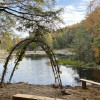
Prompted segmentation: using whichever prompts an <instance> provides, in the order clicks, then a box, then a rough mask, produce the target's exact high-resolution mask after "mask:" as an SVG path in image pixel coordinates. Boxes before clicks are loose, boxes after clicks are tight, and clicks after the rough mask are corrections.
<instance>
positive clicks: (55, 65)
mask: <svg viewBox="0 0 100 100" xmlns="http://www.w3.org/2000/svg"><path fill="white" fill-rule="evenodd" d="M32 42H35V43H37V44H38V45H40V46H41V47H42V48H43V50H44V51H45V52H46V54H47V55H48V57H49V59H50V62H51V66H52V70H53V74H54V77H55V83H59V85H60V86H61V87H62V82H61V78H60V70H59V66H58V63H57V61H56V58H55V55H54V53H53V51H52V50H51V49H50V47H49V46H48V45H47V44H46V43H44V42H43V41H42V40H40V39H37V38H27V39H25V40H22V41H21V42H19V43H18V44H16V45H15V46H14V47H13V48H12V50H11V52H10V53H9V55H8V57H7V58H6V62H5V64H4V70H3V73H2V78H1V84H0V85H1V87H3V86H4V79H5V75H6V73H7V65H8V62H9V60H10V57H11V55H12V53H13V52H14V51H15V50H16V49H17V48H18V47H20V49H19V50H18V52H17V53H16V60H15V65H14V68H13V70H12V73H11V75H10V78H9V83H10V82H11V79H12V77H13V74H14V71H15V69H16V67H17V65H18V64H19V62H20V61H21V60H22V58H23V56H24V54H25V51H26V49H27V47H28V45H29V44H30V43H32Z"/></svg>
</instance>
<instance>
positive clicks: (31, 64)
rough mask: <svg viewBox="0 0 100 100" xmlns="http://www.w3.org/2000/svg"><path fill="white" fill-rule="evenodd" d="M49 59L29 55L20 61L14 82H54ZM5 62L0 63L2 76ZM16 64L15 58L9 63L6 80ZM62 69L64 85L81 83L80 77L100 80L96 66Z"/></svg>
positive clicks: (65, 67)
mask: <svg viewBox="0 0 100 100" xmlns="http://www.w3.org/2000/svg"><path fill="white" fill-rule="evenodd" d="M48 61H49V59H48V58H47V57H46V56H44V55H34V54H30V55H27V56H26V57H25V58H23V60H22V61H21V62H20V64H19V66H18V69H16V71H15V73H14V76H13V78H12V81H11V82H12V83H16V82H26V83H29V84H41V85H50V84H52V83H54V76H53V72H52V68H51V66H49V65H47V64H46V63H47V62H48ZM3 65H4V63H3V62H1V63H0V67H1V70H0V76H1V74H2V70H3V67H2V66H3ZM13 66H14V58H13V59H12V60H10V62H9V64H8V70H7V74H6V78H5V81H6V82H7V81H8V78H9V76H10V73H11V71H12V68H13ZM59 67H60V70H61V71H62V74H61V80H62V84H63V85H71V86H78V85H81V82H80V80H79V79H80V78H86V79H89V80H94V81H97V82H100V77H99V76H100V70H98V69H94V68H81V67H80V68H74V67H69V66H63V65H60V66H59Z"/></svg>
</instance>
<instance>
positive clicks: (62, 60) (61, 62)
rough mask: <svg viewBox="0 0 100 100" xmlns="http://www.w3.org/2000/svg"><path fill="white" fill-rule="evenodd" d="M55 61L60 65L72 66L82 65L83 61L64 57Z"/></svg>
mask: <svg viewBox="0 0 100 100" xmlns="http://www.w3.org/2000/svg"><path fill="white" fill-rule="evenodd" d="M57 62H58V64H60V65H72V66H76V67H81V66H83V65H84V62H80V61H70V60H66V59H57Z"/></svg>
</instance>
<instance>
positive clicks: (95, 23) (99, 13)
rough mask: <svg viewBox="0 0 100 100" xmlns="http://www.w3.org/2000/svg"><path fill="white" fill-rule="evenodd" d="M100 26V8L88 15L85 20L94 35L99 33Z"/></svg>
mask: <svg viewBox="0 0 100 100" xmlns="http://www.w3.org/2000/svg"><path fill="white" fill-rule="evenodd" d="M99 25H100V7H97V8H96V9H95V10H94V11H93V12H91V13H90V14H88V16H87V18H86V20H85V26H86V28H87V30H89V29H91V28H92V30H93V32H94V33H97V30H96V29H97V28H98V27H99Z"/></svg>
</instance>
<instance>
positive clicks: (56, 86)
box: [51, 83, 60, 88]
mask: <svg viewBox="0 0 100 100" xmlns="http://www.w3.org/2000/svg"><path fill="white" fill-rule="evenodd" d="M59 86H60V85H59V84H57V83H55V84H51V87H53V88H59Z"/></svg>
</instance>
